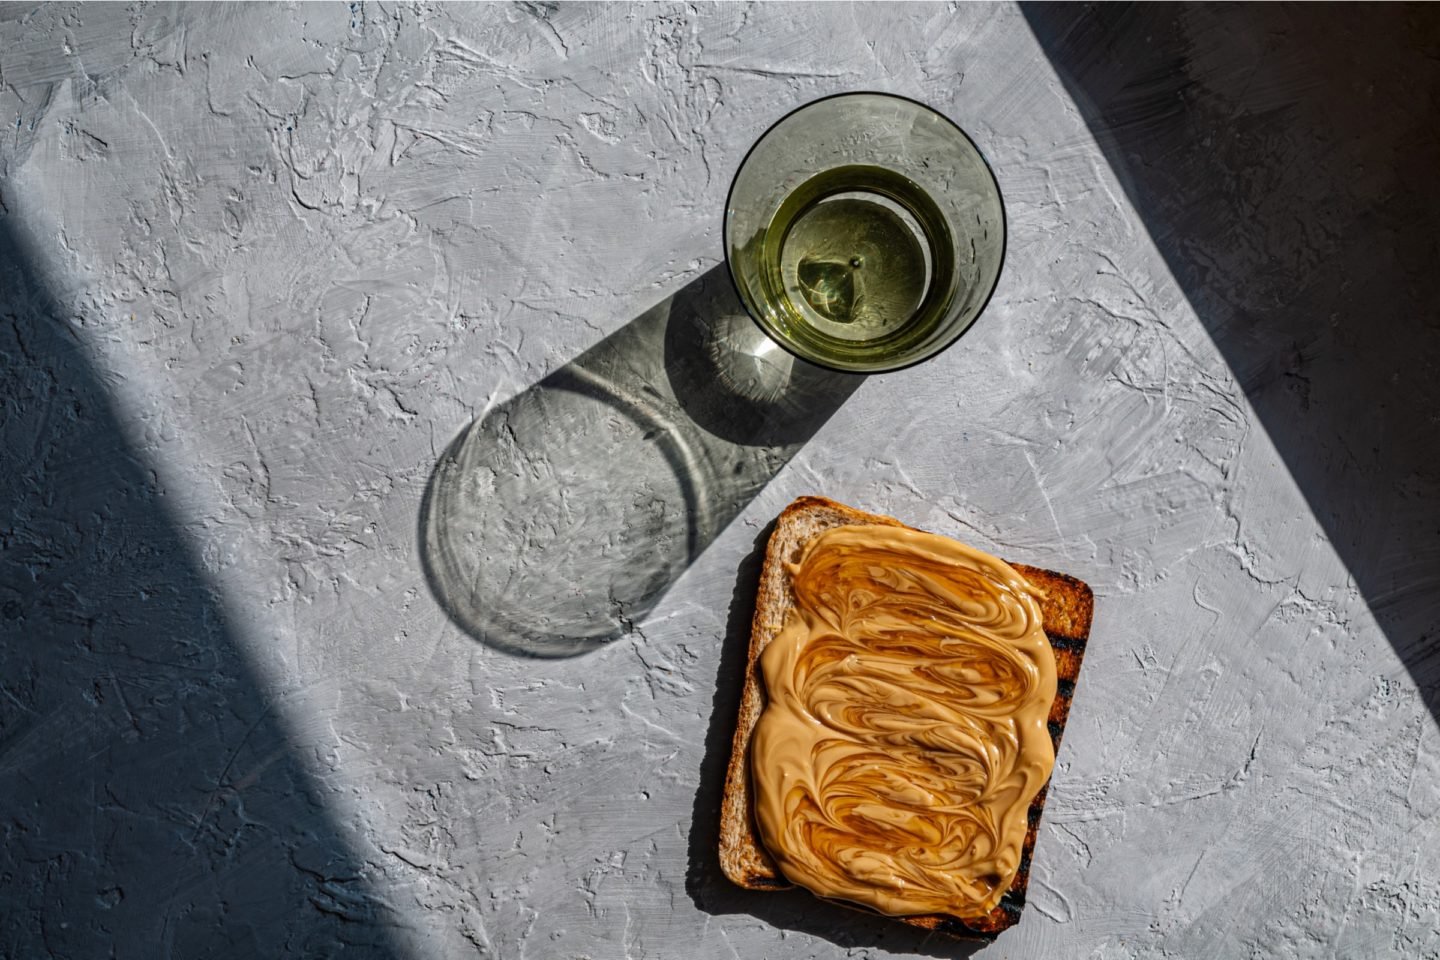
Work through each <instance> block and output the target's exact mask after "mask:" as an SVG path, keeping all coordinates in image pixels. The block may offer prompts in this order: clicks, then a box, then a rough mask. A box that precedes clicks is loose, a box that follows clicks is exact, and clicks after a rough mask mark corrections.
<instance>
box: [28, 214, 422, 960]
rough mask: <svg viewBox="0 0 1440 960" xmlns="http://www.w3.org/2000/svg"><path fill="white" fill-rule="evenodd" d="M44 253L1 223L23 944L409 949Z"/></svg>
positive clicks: (142, 952) (190, 950)
mask: <svg viewBox="0 0 1440 960" xmlns="http://www.w3.org/2000/svg"><path fill="white" fill-rule="evenodd" d="M37 264H38V260H35V259H32V258H29V257H27V256H26V248H25V244H24V242H23V240H22V238H21V235H20V233H19V229H18V226H17V225H15V224H14V222H13V220H11V221H7V220H6V219H0V451H3V461H0V956H5V957H17V958H18V957H41V956H45V957H115V958H128V957H133V958H141V960H151V958H157V957H187V958H188V957H234V958H243V960H253V958H255V957H280V956H307V957H308V956H315V957H331V956H345V957H373V958H392V957H395V956H396V953H395V951H394V949H393V946H392V938H391V933H392V930H393V920H392V917H391V914H390V911H389V910H388V908H387V907H386V906H385V905H384V904H383V903H382V902H380V901H379V900H378V899H377V898H376V897H375V896H374V895H372V893H371V892H370V889H369V884H368V883H367V881H366V879H365V876H364V873H365V871H364V868H363V865H362V864H360V863H359V862H357V860H356V859H355V858H353V857H352V855H351V854H350V852H349V848H348V846H347V843H346V838H345V828H343V827H342V825H340V824H338V823H335V822H333V821H332V820H331V819H330V817H329V815H328V814H327V812H326V810H325V809H324V808H323V807H322V806H321V804H320V801H319V793H318V791H317V790H316V789H315V785H314V783H313V782H312V780H311V779H310V776H309V774H308V773H307V772H306V769H305V768H304V766H303V765H302V763H301V762H300V760H299V757H298V755H297V751H296V750H295V748H294V747H293V746H292V745H291V744H290V743H289V742H287V739H286V734H285V729H284V727H283V725H282V723H281V721H280V719H279V717H278V715H277V711H276V708H275V705H274V704H273V703H272V702H271V701H270V700H269V699H268V698H267V695H266V692H265V690H264V687H263V685H262V683H261V682H260V678H259V677H258V676H256V675H255V673H254V671H253V670H252V668H251V667H250V666H249V665H248V664H247V662H246V658H245V654H244V652H243V651H242V650H241V649H240V645H239V643H238V642H237V638H236V637H235V636H234V635H233V634H232V632H231V631H230V629H229V628H228V627H227V626H226V620H225V615H224V611H223V609H222V608H221V605H220V603H219V601H218V600H217V598H216V595H215V593H214V592H213V590H212V588H211V587H210V585H209V583H208V582H207V580H206V577H205V576H204V575H203V574H202V572H201V569H200V567H199V565H198V562H197V559H196V557H195V555H194V553H193V551H192V548H191V547H190V545H189V543H188V542H187V541H188V540H189V539H190V538H191V537H192V536H193V532H191V531H186V532H185V534H183V535H182V533H181V531H180V530H179V529H177V525H176V521H175V519H174V517H173V516H172V513H171V511H170V509H169V508H168V507H167V504H166V501H165V491H164V489H163V487H162V486H161V485H160V482H159V480H158V478H157V476H156V474H155V473H154V471H152V470H151V469H150V468H149V467H148V466H147V465H146V464H145V461H144V459H143V457H142V456H141V454H140V453H138V452H137V451H135V450H134V449H132V448H131V447H130V446H129V444H128V443H127V439H126V436H125V434H124V432H123V430H122V424H121V421H120V418H119V417H118V416H117V415H116V412H115V409H114V406H113V405H112V402H111V400H110V398H109V395H108V391H107V389H106V384H105V383H104V382H102V380H101V378H100V375H99V374H98V373H97V371H96V370H95V369H94V368H93V367H92V365H91V364H90V362H89V360H88V359H87V355H86V352H85V350H84V348H83V346H82V343H81V340H80V338H79V335H78V333H79V330H80V326H79V324H78V322H76V321H73V320H72V319H71V318H70V317H69V316H68V315H67V314H66V313H65V312H63V311H62V310H61V309H60V308H59V307H58V305H57V304H56V302H55V301H54V299H53V298H52V297H51V296H50V295H49V294H48V293H47V290H46V285H45V282H44V276H45V275H44V274H43V273H42V272H41V271H40V270H39V269H38V267H37Z"/></svg>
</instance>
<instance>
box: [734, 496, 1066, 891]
mask: <svg viewBox="0 0 1440 960" xmlns="http://www.w3.org/2000/svg"><path fill="white" fill-rule="evenodd" d="M790 573H791V583H792V586H793V590H794V595H795V601H796V606H795V609H794V610H793V611H792V612H791V613H790V616H789V618H788V620H787V621H786V623H785V626H784V627H783V629H782V630H781V631H780V633H779V634H778V635H777V636H776V637H775V638H774V640H772V641H771V643H770V644H769V645H768V646H767V647H766V648H765V650H764V652H763V653H762V654H761V658H760V667H761V671H762V673H763V675H764V681H765V689H766V692H767V694H768V703H767V705H766V707H765V711H764V713H763V714H762V715H761V717H760V720H759V723H758V725H757V726H756V728H755V733H754V737H753V739H752V741H751V751H752V753H751V773H752V781H753V785H754V798H755V812H756V823H757V826H758V828H759V831H760V836H761V839H762V840H763V842H764V844H765V846H766V848H767V849H768V850H769V851H770V853H771V855H772V856H773V857H774V859H775V861H776V862H777V864H778V865H779V867H780V869H781V871H782V872H783V873H784V875H785V876H786V878H788V879H789V880H790V881H791V882H793V883H797V884H799V885H801V886H804V887H807V888H809V889H810V890H812V891H813V892H815V893H817V894H819V895H821V896H826V897H835V898H839V899H844V900H850V901H854V902H856V903H860V904H864V905H865V906H868V907H872V908H874V909H876V910H879V911H881V912H883V913H887V914H891V915H894V916H912V915H917V914H934V913H943V914H950V915H952V916H957V917H961V918H966V917H978V916H981V915H983V914H986V913H988V912H989V911H990V910H991V909H993V908H994V907H995V905H996V904H997V903H999V901H1000V898H1001V896H1002V895H1003V894H1004V892H1005V890H1006V889H1007V888H1008V887H1009V886H1010V883H1011V881H1012V880H1013V879H1014V877H1015V873H1016V871H1017V870H1018V869H1019V867H1020V854H1021V848H1022V846H1023V845H1024V840H1025V831H1026V819H1027V810H1028V808H1029V806H1030V801H1031V800H1032V799H1033V798H1034V797H1035V795H1036V793H1038V792H1039V791H1040V789H1041V787H1042V786H1044V784H1045V782H1046V780H1047V779H1049V776H1050V771H1051V768H1052V767H1053V766H1054V763H1055V754H1054V748H1053V746H1052V744H1051V740H1050V735H1049V732H1048V730H1047V728H1046V719H1047V716H1048V714H1049V712H1050V707H1051V704H1052V702H1053V701H1054V699H1055V657H1054V653H1053V651H1052V649H1051V647H1050V643H1049V641H1048V640H1047V639H1046V637H1045V633H1044V631H1043V629H1042V626H1041V615H1040V609H1039V606H1038V604H1037V603H1036V601H1035V597H1034V596H1033V595H1032V593H1031V588H1030V586H1029V584H1028V583H1027V582H1026V581H1025V579H1024V578H1023V577H1022V576H1021V575H1020V574H1019V573H1017V572H1016V571H1015V570H1014V569H1013V568H1011V567H1010V566H1009V565H1008V564H1006V563H1004V562H1003V561H1001V560H998V559H996V558H995V557H992V556H989V555H988V554H985V553H982V552H980V551H978V550H974V549H972V548H970V547H967V546H964V545H963V544H960V543H957V542H955V541H954V540H950V539H948V538H946V537H940V536H936V535H933V534H927V533H921V532H919V531H915V530H909V529H907V528H904V527H890V526H881V525H856V526H847V527H837V528H835V529H832V530H829V531H827V532H825V533H822V534H820V535H819V536H817V537H815V538H813V539H812V540H811V541H810V542H809V544H808V545H807V546H806V547H805V549H804V552H803V554H802V555H801V556H800V558H799V560H798V561H797V562H796V563H794V564H793V565H791V566H790Z"/></svg>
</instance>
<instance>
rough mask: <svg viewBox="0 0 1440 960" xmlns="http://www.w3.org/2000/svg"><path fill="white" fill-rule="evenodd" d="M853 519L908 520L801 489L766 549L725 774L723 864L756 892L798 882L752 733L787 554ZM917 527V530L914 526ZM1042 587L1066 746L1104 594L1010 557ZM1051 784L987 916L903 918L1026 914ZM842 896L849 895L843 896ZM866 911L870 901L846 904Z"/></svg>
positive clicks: (963, 927) (929, 920)
mask: <svg viewBox="0 0 1440 960" xmlns="http://www.w3.org/2000/svg"><path fill="white" fill-rule="evenodd" d="M852 524H881V525H886V526H896V527H904V526H906V525H905V524H903V523H901V522H900V521H898V520H896V519H894V518H893V517H885V516H880V515H877V514H870V513H865V512H864V511H861V510H856V509H854V508H853V507H847V506H845V505H844V504H841V503H836V502H835V501H834V500H828V499H826V498H824V497H801V498H799V499H798V500H796V501H795V502H794V503H792V504H790V505H789V506H788V507H786V508H785V510H784V511H782V512H781V514H780V517H779V518H778V519H777V520H776V522H775V532H774V533H773V534H771V536H770V542H769V544H768V545H767V546H766V548H765V565H764V567H763V568H762V569H761V571H760V585H759V589H758V590H757V592H756V599H755V618H754V620H753V621H752V624H751V630H750V654H749V659H748V661H747V663H746V666H745V689H744V692H743V694H742V695H741V698H740V709H739V715H738V717H737V722H736V726H735V737H734V740H733V741H732V744H731V749H730V766H729V768H728V770H727V771H726V775H725V793H724V796H723V798H722V800H721V804H720V866H721V868H722V869H723V870H724V872H725V876H727V877H728V878H729V879H730V880H731V882H733V883H735V884H737V885H738V886H741V887H745V888H746V889H750V890H779V889H784V888H786V887H789V886H790V883H789V882H788V881H786V880H785V878H784V877H783V876H781V874H780V871H779V870H778V869H777V868H776V866H775V862H774V861H773V860H772V859H771V858H770V855H769V854H768V853H767V852H766V851H765V847H764V845H763V844H761V842H760V839H759V837H758V836H756V833H755V825H754V817H753V815H752V811H751V796H750V764H749V762H748V760H749V747H750V735H751V734H752V733H753V732H754V729H755V724H756V723H757V722H758V721H759V719H760V714H761V712H762V711H763V710H764V709H765V688H764V684H763V683H762V682H761V680H760V676H759V666H758V661H759V659H760V654H761V653H762V652H763V651H764V649H765V647H766V646H768V645H769V643H770V641H771V640H773V639H774V638H775V636H776V634H778V633H779V632H780V628H781V627H782V626H784V624H785V618H786V616H787V615H788V614H789V612H790V610H791V609H792V608H793V606H794V598H793V596H792V594H791V592H790V583H789V577H788V575H787V574H786V572H785V568H784V561H785V560H787V559H798V556H799V551H800V548H801V547H803V546H804V544H806V543H807V542H809V540H810V539H811V538H812V537H814V536H816V535H818V534H820V533H823V532H824V531H826V530H829V529H831V528H833V527H841V526H849V525H852ZM910 529H914V528H910ZM1011 566H1013V567H1014V568H1015V569H1016V570H1017V571H1019V572H1020V573H1021V575H1023V576H1024V577H1025V578H1026V579H1027V580H1029V581H1030V583H1031V585H1032V586H1034V587H1035V588H1037V591H1038V592H1039V593H1040V612H1041V615H1042V617H1043V620H1044V628H1045V635H1046V636H1047V637H1048V638H1049V640H1050V645H1051V647H1052V648H1053V649H1054V651H1055V667H1056V676H1057V679H1058V687H1059V689H1058V691H1057V693H1056V696H1055V703H1054V706H1053V707H1052V708H1051V710H1050V722H1049V726H1050V737H1051V739H1052V740H1053V741H1054V743H1055V750H1056V752H1057V754H1058V752H1059V750H1060V737H1061V735H1062V734H1063V733H1064V730H1065V721H1066V719H1067V718H1068V716H1069V714H1070V701H1071V699H1072V697H1073V696H1074V692H1075V681H1076V679H1077V678H1078V677H1079V675H1080V661H1081V659H1082V658H1083V656H1084V653H1085V642H1086V640H1087V639H1088V638H1089V636H1090V621H1091V619H1092V617H1093V615H1094V610H1095V601H1094V596H1093V594H1092V593H1091V591H1090V588H1089V587H1088V586H1086V585H1085V584H1084V583H1082V582H1081V581H1079V580H1077V579H1075V578H1074V577H1069V576H1066V575H1065V574H1063V573H1055V572H1053V571H1050V570H1042V569H1040V568H1038V567H1030V566H1026V565H1024V564H1018V563H1017V564H1011ZM1048 791H1049V784H1048V783H1047V784H1046V786H1045V787H1043V788H1042V789H1041V790H1040V792H1039V793H1038V794H1036V796H1035V799H1034V801H1033V802H1032V803H1031V804H1030V811H1029V826H1028V829H1027V830H1026V832H1025V845H1024V848H1023V850H1022V852H1021V857H1020V869H1019V871H1018V872H1017V873H1016V874H1015V880H1014V882H1013V883H1011V885H1010V889H1009V890H1008V891H1006V893H1005V896H1004V898H1003V899H1002V900H1001V901H1000V904H999V906H997V907H996V908H995V909H994V910H992V911H990V913H988V914H986V915H985V916H983V917H970V918H961V917H954V916H950V915H946V914H934V915H927V916H918V917H897V918H896V919H897V920H901V921H903V922H905V923H909V924H912V925H914V926H917V927H922V928H925V929H927V930H935V931H938V932H941V933H946V934H949V935H951V936H957V937H982V938H987V939H988V938H992V937H994V936H996V935H997V934H999V933H1000V932H1001V931H1002V930H1005V929H1006V928H1008V927H1010V926H1013V925H1014V924H1015V923H1017V922H1018V921H1019V919H1020V910H1021V908H1022V907H1023V906H1024V905H1025V890H1026V887H1027V886H1028V884H1029V881H1030V858H1031V854H1032V852H1033V850H1034V847H1035V837H1036V833H1037V831H1038V830H1039V828H1040V814H1041V811H1042V810H1043V809H1044V807H1045V796H1046V794H1047V793H1048ZM836 902H837V903H838V902H840V901H836ZM843 905H844V906H852V907H854V908H855V909H857V910H864V909H865V908H863V907H859V906H856V905H854V904H849V903H844V904H843Z"/></svg>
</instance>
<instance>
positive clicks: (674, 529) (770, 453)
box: [420, 265, 861, 657]
mask: <svg viewBox="0 0 1440 960" xmlns="http://www.w3.org/2000/svg"><path fill="white" fill-rule="evenodd" d="M860 382H861V378H859V377H856V376H854V375H850V374H839V373H831V372H829V371H826V370H822V369H820V368H818V367H815V366H812V365H810V364H807V363H805V362H803V361H800V360H797V359H795V358H793V357H792V356H791V355H790V354H788V353H786V352H785V351H784V350H783V349H781V348H780V347H778V346H777V345H775V344H774V343H773V342H772V341H771V340H769V338H767V337H766V336H765V335H764V334H763V333H761V331H760V330H759V328H758V327H757V326H756V325H755V323H754V322H753V321H752V320H751V319H750V317H749V316H748V315H747V314H746V313H745V309H744V307H743V305H742V304H741V303H740V300H739V298H738V296H737V295H736V294H735V291H734V287H733V286H732V284H731V282H730V278H729V276H728V275H727V274H726V272H725V268H724V266H723V265H722V266H720V267H716V268H715V269H712V270H710V271H709V272H707V273H705V274H704V275H702V276H701V277H699V278H697V279H696V280H694V281H692V282H691V283H690V284H689V285H687V286H686V287H685V288H684V289H682V290H680V291H679V292H678V293H676V294H675V295H674V296H672V297H668V298H666V299H665V300H663V301H661V302H660V303H659V304H656V305H655V306H654V307H652V308H651V309H649V310H647V311H645V313H643V314H641V315H640V316H639V317H637V318H636V319H635V320H633V321H631V322H630V323H629V324H627V325H626V326H624V327H623V328H621V329H620V330H618V331H616V332H615V333H613V334H611V335H610V336H608V337H606V338H605V339H604V340H602V341H601V342H600V343H598V344H596V345H595V346H594V347H592V348H590V349H589V350H587V351H586V352H585V353H584V354H582V355H581V356H579V357H577V358H576V359H575V360H573V361H572V362H570V363H568V364H566V365H565V366H564V367H563V368H561V369H559V370H557V371H555V372H554V373H552V374H550V375H549V376H547V377H545V379H543V380H541V381H540V382H539V383H537V384H535V385H534V386H532V387H530V388H529V389H527V390H525V391H524V392H523V393H521V394H519V395H518V396H516V397H515V398H513V399H511V400H509V401H506V402H505V403H503V404H501V405H499V406H497V407H496V408H494V409H493V410H490V411H489V412H487V413H486V414H485V415H483V416H482V417H480V418H479V419H477V420H476V421H475V422H473V423H471V424H470V425H469V426H468V427H467V428H466V429H465V430H464V431H462V432H461V434H460V435H459V437H457V438H456V439H455V441H454V442H453V443H452V444H451V445H450V447H449V448H448V449H447V450H446V452H445V454H444V455H443V456H442V457H441V458H440V460H439V462H438V463H437V464H436V466H435V469H434V471H433V473H432V474H431V477H430V482H429V485H428V486H427V488H426V493H425V499H424V503H423V505H422V507H421V511H420V544H421V557H422V560H423V563H424V566H425V571H426V575H427V578H428V579H429V582H430V587H431V590H432V592H433V593H434V594H435V597H436V598H437V600H438V601H439V602H440V604H441V606H442V607H443V608H444V609H445V611H446V612H447V613H448V614H449V616H450V618H451V619H452V620H453V621H454V622H455V623H456V624H457V625H459V626H460V627H461V628H462V629H463V630H465V632H466V633H468V634H470V635H471V636H472V637H474V638H475V639H477V640H479V641H481V642H483V643H486V644H488V645H490V646H492V647H495V648H497V649H500V650H504V651H507V652H509V653H513V654H518V655H523V656H533V657H569V656H576V655H578V654H583V653H586V652H588V651H591V650H594V649H596V648H598V647H599V646H601V645H603V644H605V643H608V642H610V641H612V640H615V639H616V638H618V637H621V636H624V635H625V634H627V633H629V632H630V631H632V630H634V629H635V627H636V625H637V624H639V623H640V622H641V621H642V620H643V619H644V618H645V616H646V614H648V613H649V612H650V611H651V610H652V609H654V607H655V604H656V603H658V602H659V600H660V598H661V597H662V596H663V595H664V594H665V591H666V590H668V589H669V587H670V585H671V584H672V583H674V581H675V579H676V578H677V577H679V576H680V574H681V573H683V572H684V571H685V569H686V568H688V567H689V565H690V564H691V563H692V562H693V561H694V560H695V558H696V557H698V556H699V555H700V553H701V552H702V551H703V550H704V549H705V548H706V547H707V546H708V545H709V544H710V542H711V541H712V540H714V539H715V537H716V536H717V535H718V534H719V533H720V531H722V530H723V529H724V528H725V526H726V525H727V524H729V523H730V521H731V520H733V519H734V518H735V516H736V515H737V514H738V513H739V512H740V511H741V510H742V509H743V508H744V506H745V505H746V504H747V503H749V502H750V500H752V499H753V498H754V497H755V495H756V494H758V493H759V492H760V490H761V489H762V488H763V487H764V486H765V484H766V483H768V482H769V481H770V479H771V478H772V477H773V476H774V475H775V474H776V473H777V472H778V471H779V470H780V468H781V467H782V466H784V465H785V463H786V462H787V461H789V459H790V458H791V457H792V456H794V455H795V453H796V451H798V450H799V449H800V447H801V446H803V445H804V444H805V442H806V441H807V440H809V439H810V437H811V436H813V435H814V433H815V431H816V430H818V429H819V428H820V426H821V425H822V424H823V423H824V422H825V420H826V419H828V418H829V417H830V415H831V414H832V413H834V411H835V410H836V409H838V408H839V406H840V404H841V403H843V402H844V400H845V398H846V397H848V396H849V395H850V394H851V393H852V392H853V391H854V390H855V388H856V387H857V386H858V385H859V384H860Z"/></svg>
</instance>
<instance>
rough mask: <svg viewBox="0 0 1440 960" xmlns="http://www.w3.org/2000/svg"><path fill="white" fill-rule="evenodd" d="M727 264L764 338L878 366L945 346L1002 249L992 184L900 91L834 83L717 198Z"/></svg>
mask: <svg viewBox="0 0 1440 960" xmlns="http://www.w3.org/2000/svg"><path fill="white" fill-rule="evenodd" d="M725 253H726V259H727V261H728V263H729V266H730V275H731V277H732V278H733V279H734V281H735V286H736V288H737V289H738V291H739V293H740V298H741V300H742V301H743V302H744V303H745V307H746V309H747V310H748V311H749V312H750V315H751V316H752V317H753V318H754V319H755V321H756V322H757V323H758V324H759V325H760V327H761V329H763V330H764V331H765V333H766V334H768V335H769V336H770V337H771V338H772V339H773V340H775V341H776V342H777V343H779V344H780V345H782V346H783V347H785V348H786V349H787V350H789V351H790V352H791V353H793V354H795V355H796V356H798V357H801V358H802V359H804V360H808V361H810V362H811V363H815V364H818V365H820V366H823V367H828V368H830V369H832V370H840V371H844V372H847V373H880V372H883V371H887V370H898V369H900V368H902V367H907V366H910V365H912V364H915V363H919V362H920V361H922V360H926V359H928V358H930V357H933V356H934V355H935V354H937V353H939V352H940V351H941V350H943V349H945V348H946V347H948V346H949V345H950V344H952V343H954V342H955V340H956V339H957V338H958V337H959V336H960V335H961V334H962V333H964V332H965V330H966V329H967V328H968V327H969V326H970V324H972V323H973V322H974V321H975V318H976V317H978V316H979V315H980V312H981V311H982V310H984V309H985V305H986V303H988V302H989V300H990V295H991V294H992V293H993V292H994V290H995V284H996V282H997V281H998V280H999V278H1000V267H1001V264H1002V263H1003V262H1004V260H1005V207H1004V204H1003V202H1002V200H1001V198H1000V186H999V184H998V183H996V181H995V175H994V173H992V172H991V170H990V167H989V166H988V165H987V164H986V163H985V158H984V157H983V156H981V154H980V151H979V149H978V148H976V146H975V144H974V142H973V141H972V140H971V139H970V138H969V137H968V136H966V134H965V132H964V131H963V130H961V129H960V128H959V127H958V126H956V125H955V123H954V122H953V121H951V120H949V119H948V118H946V117H945V116H943V115H941V114H939V113H937V112H936V111H934V110H932V109H930V108H929V107H927V106H925V105H924V104H921V103H917V102H915V101H914V100H909V99H907V98H905V97H900V96H895V95H893V94H885V93H846V94H839V95H837V96H832V97H827V98H825V99H823V100H817V101H815V102H813V103H809V104H806V105H805V106H803V107H800V108H799V109H797V110H795V111H794V112H792V113H790V114H787V115H786V116H785V117H783V118H782V119H781V120H780V121H779V122H777V123H776V124H775V125H774V126H773V127H771V128H770V129H769V130H768V131H766V132H765V134H764V135H763V136H762V137H761V138H760V139H759V140H758V141H757V142H756V144H755V146H753V147H752V148H751V149H750V152H749V154H747V155H746V157H745V159H744V160H743V161H742V162H741V164H740V169H739V171H738V172H737V173H736V174H735V181H734V183H732V184H731V186H730V196H729V199H728V200H727V202H726V205H725Z"/></svg>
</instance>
